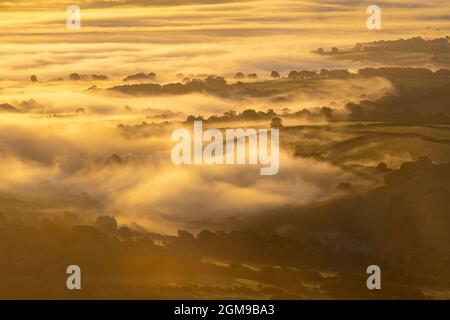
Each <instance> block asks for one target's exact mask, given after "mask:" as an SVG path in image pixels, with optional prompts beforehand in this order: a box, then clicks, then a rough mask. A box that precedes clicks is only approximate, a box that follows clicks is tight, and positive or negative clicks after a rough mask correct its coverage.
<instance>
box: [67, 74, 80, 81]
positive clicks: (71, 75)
mask: <svg viewBox="0 0 450 320" xmlns="http://www.w3.org/2000/svg"><path fill="white" fill-rule="evenodd" d="M80 79H81V77H80V75H79V74H78V73H71V74H70V75H69V80H80Z"/></svg>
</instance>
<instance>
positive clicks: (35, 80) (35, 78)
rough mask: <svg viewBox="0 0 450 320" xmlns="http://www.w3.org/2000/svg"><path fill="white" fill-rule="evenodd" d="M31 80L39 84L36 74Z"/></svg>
mask: <svg viewBox="0 0 450 320" xmlns="http://www.w3.org/2000/svg"><path fill="white" fill-rule="evenodd" d="M30 80H31V82H37V81H38V79H37V77H36V76H35V75H34V74H33V75H32V76H31V77H30Z"/></svg>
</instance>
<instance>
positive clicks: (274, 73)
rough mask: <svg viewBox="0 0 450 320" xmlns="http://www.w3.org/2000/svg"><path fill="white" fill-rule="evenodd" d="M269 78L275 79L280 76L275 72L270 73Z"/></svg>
mask: <svg viewBox="0 0 450 320" xmlns="http://www.w3.org/2000/svg"><path fill="white" fill-rule="evenodd" d="M270 77H271V78H274V79H276V78H279V77H280V74H279V73H278V72H277V71H272V73H271V74H270Z"/></svg>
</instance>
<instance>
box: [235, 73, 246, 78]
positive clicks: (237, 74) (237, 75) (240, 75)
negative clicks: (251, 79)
mask: <svg viewBox="0 0 450 320" xmlns="http://www.w3.org/2000/svg"><path fill="white" fill-rule="evenodd" d="M234 78H235V79H244V78H245V74H243V73H242V72H238V73H236V74H235V76H234Z"/></svg>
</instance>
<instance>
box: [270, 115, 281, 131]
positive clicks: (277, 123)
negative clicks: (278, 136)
mask: <svg viewBox="0 0 450 320" xmlns="http://www.w3.org/2000/svg"><path fill="white" fill-rule="evenodd" d="M270 127H271V128H272V129H280V128H283V120H281V118H279V117H275V118H272V121H271V122H270Z"/></svg>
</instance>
